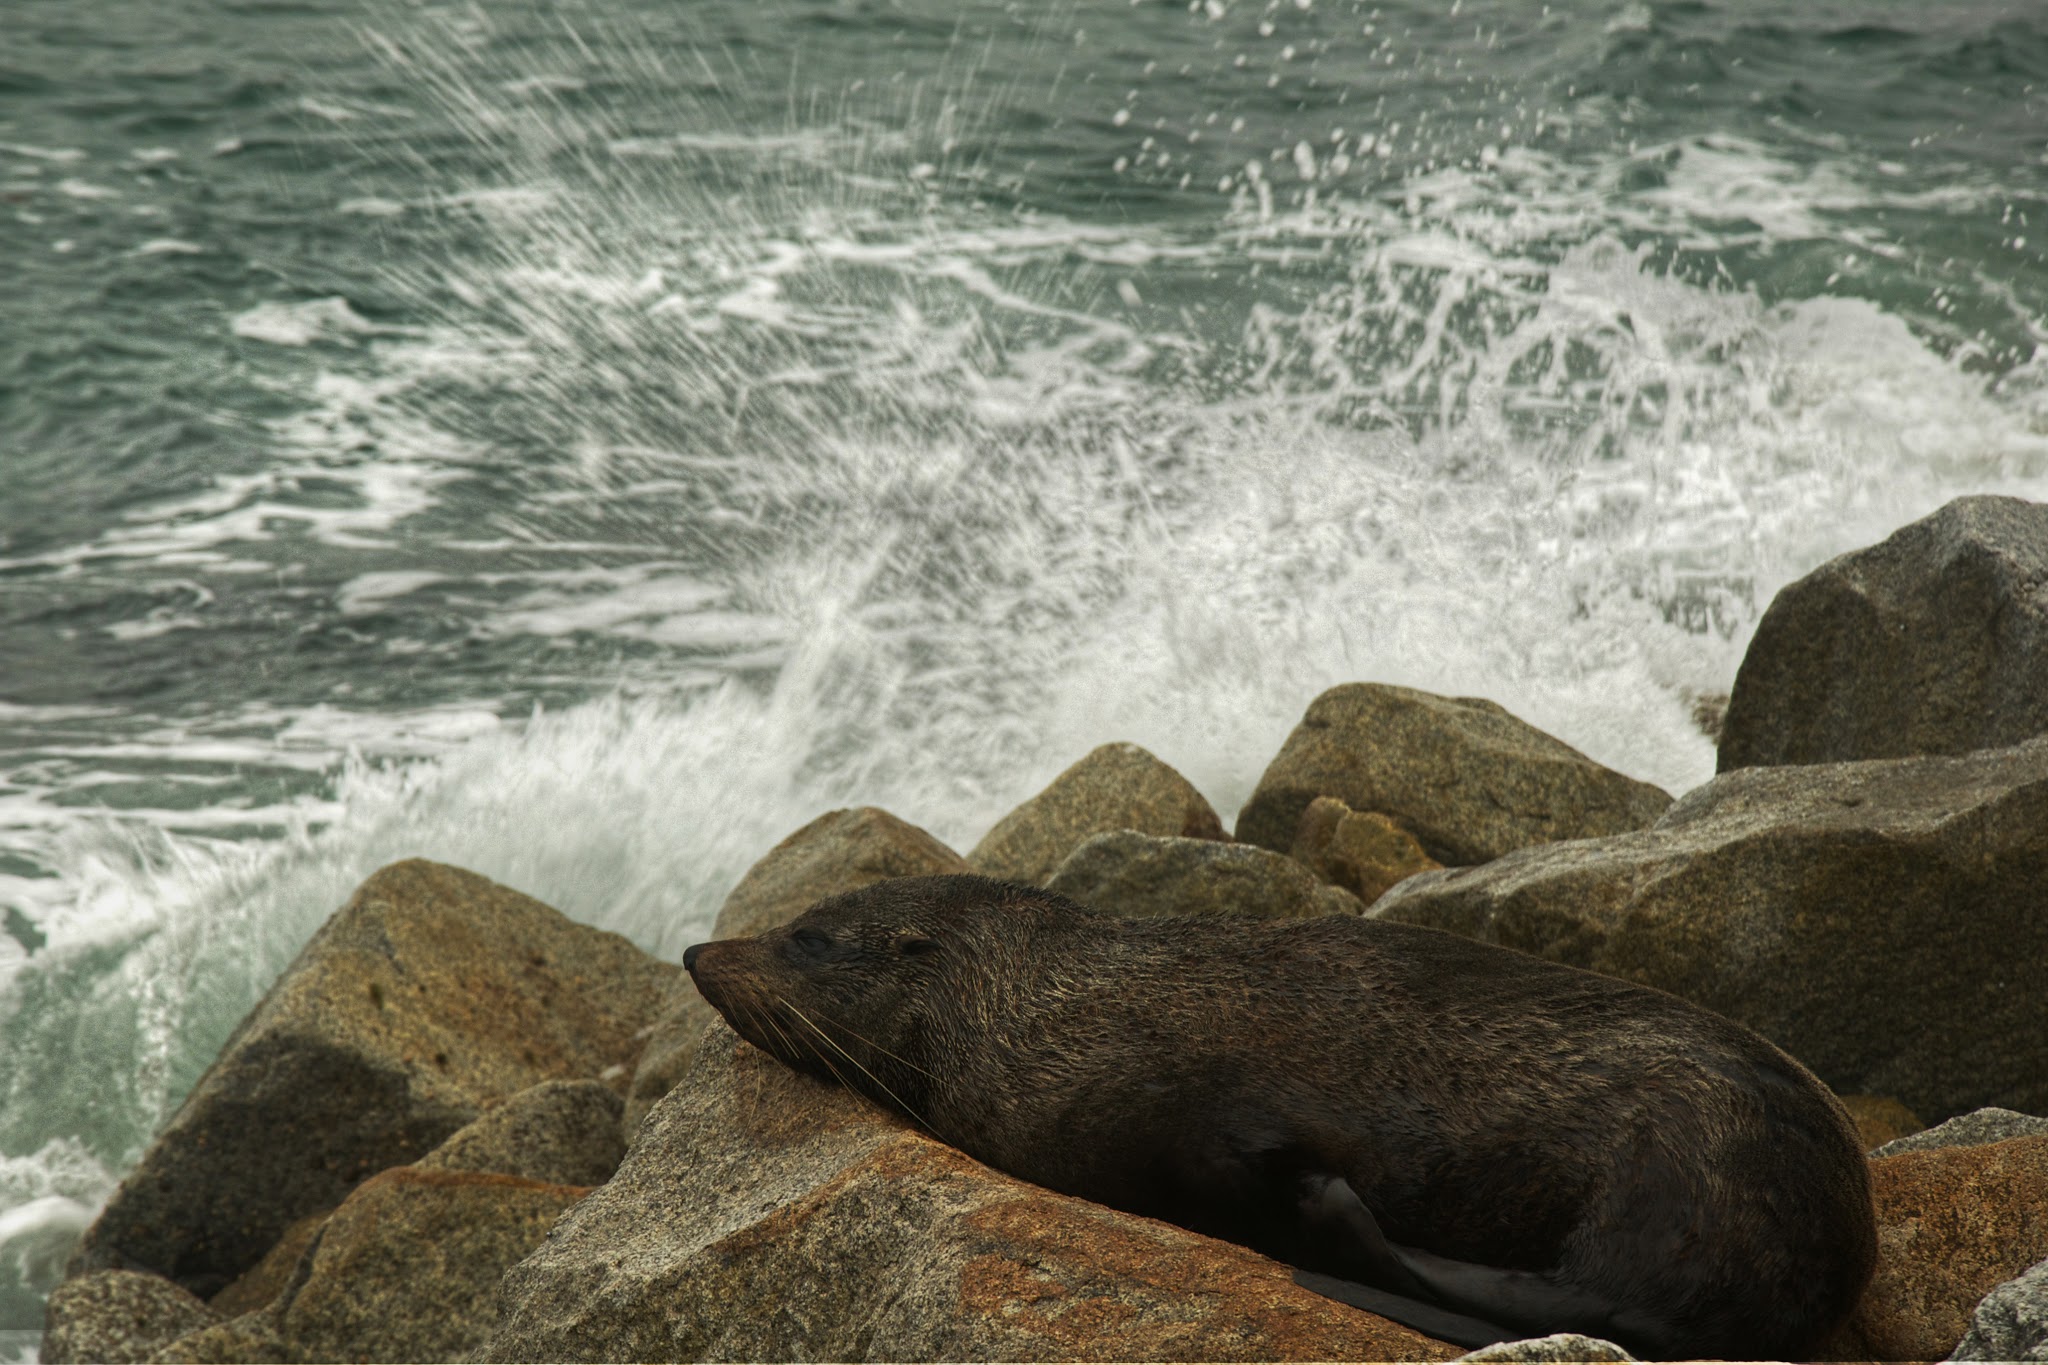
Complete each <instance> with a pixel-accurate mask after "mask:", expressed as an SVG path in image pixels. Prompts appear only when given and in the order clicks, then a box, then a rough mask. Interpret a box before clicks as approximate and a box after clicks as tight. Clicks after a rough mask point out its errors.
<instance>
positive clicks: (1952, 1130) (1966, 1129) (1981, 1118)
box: [1871, 1108, 2048, 1156]
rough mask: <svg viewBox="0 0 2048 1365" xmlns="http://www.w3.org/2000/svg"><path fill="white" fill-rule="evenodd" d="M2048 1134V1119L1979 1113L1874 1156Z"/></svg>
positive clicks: (2009, 1111)
mask: <svg viewBox="0 0 2048 1365" xmlns="http://www.w3.org/2000/svg"><path fill="white" fill-rule="evenodd" d="M2043 1133H2048V1119H2044V1118H2036V1117H2034V1116H2033V1115H2032V1114H2022V1113H2020V1112H2019V1111H2018V1110H2014V1109H1996V1108H1993V1109H1979V1110H1976V1111H1974V1112H1972V1113H1968V1114H1958V1115H1956V1116H1955V1117H1954V1118H1952V1119H1950V1120H1949V1121H1948V1122H1947V1123H1939V1124H1936V1125H1935V1126H1934V1127H1932V1128H1927V1129H1923V1130H1922V1131H1920V1132H1918V1133H1908V1134H1907V1135H1906V1136H1905V1137H1902V1138H1894V1139H1893V1140H1892V1141H1890V1142H1887V1143H1886V1144H1885V1145H1884V1146H1882V1147H1880V1148H1878V1149H1877V1150H1876V1151H1874V1152H1872V1153H1871V1155H1872V1156H1897V1155H1898V1154H1899V1153H1900V1152H1924V1151H1927V1150H1928V1149H1930V1148H1934V1147H1981V1146H1982V1145H1984V1144H1985V1143H1987V1142H2004V1141H2005V1140H2006V1139H2007V1138H2016V1137H2039V1136H2041V1135H2042V1134H2043Z"/></svg>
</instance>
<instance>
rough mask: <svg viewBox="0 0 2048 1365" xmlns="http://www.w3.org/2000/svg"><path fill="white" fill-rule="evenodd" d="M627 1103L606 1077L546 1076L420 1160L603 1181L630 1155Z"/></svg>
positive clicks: (426, 1166)
mask: <svg viewBox="0 0 2048 1365" xmlns="http://www.w3.org/2000/svg"><path fill="white" fill-rule="evenodd" d="M622 1108H623V1102H622V1101H621V1100H620V1098H619V1094H618V1092H617V1091H615V1090H613V1089H612V1088H611V1087H610V1086H608V1085H606V1084H605V1083H604V1082H602V1081H542V1082H541V1083H540V1084H539V1085H536V1086H531V1087H529V1088H527V1089H525V1090H522V1091H520V1092H519V1093H518V1094H516V1095H514V1096H513V1097H512V1098H511V1099H509V1100H506V1101H505V1102H504V1103H503V1104H501V1105H499V1106H497V1107H496V1108H495V1109H492V1110H489V1111H488V1112H486V1113H485V1114H484V1116H483V1117H482V1118H479V1119H477V1120H476V1121H475V1122H473V1123H471V1124H469V1125H468V1126H467V1127H465V1128H461V1129H458V1130H457V1131H456V1132H455V1134H454V1135H453V1136H451V1137H450V1138H449V1139H448V1140H447V1141H446V1142H444V1143H442V1144H441V1145H440V1146H439V1147H436V1148H435V1149H434V1150H433V1151H431V1152H429V1153H427V1155H426V1156H424V1157H422V1158H421V1159H420V1160H419V1161H417V1162H415V1163H414V1166H415V1168H416V1169H419V1170H429V1171H484V1172H493V1173H495V1174H498V1175H516V1176H519V1177H520V1178H522V1179H525V1180H538V1181H540V1182H542V1183H543V1184H548V1185H602V1184H604V1182H605V1181H607V1180H610V1179H611V1178H612V1172H613V1171H616V1170H617V1169H618V1168H619V1159H620V1158H621V1157H623V1156H625V1154H626V1143H625V1140H624V1138H623V1137H621V1136H620V1133H619V1113H620V1110H621V1109H622Z"/></svg>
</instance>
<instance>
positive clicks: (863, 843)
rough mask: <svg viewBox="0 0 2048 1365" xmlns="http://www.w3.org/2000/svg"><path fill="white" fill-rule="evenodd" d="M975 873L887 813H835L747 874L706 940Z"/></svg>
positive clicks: (773, 851)
mask: <svg viewBox="0 0 2048 1365" xmlns="http://www.w3.org/2000/svg"><path fill="white" fill-rule="evenodd" d="M973 870H974V869H972V868H970V867H969V866H968V865H967V864H966V862H965V861H964V860H962V858H961V857H960V855H959V854H957V853H955V852H954V851H953V850H952V849H950V848H947V847H946V846H945V845H944V844H942V843H940V842H939V841H938V840H937V839H934V838H932V836H931V835H929V834H927V833H925V832H924V831H923V830H921V829H919V828H918V827H917V826H916V825H911V824H905V823H904V822H903V821H901V820H898V819H897V818H896V817H895V816H893V815H891V814H889V812H887V811H885V810H877V809H876V808H875V807H873V806H862V807H860V808H858V809H857V810H835V811H832V812H830V813H829V814H825V815H821V816H819V817H818V818H817V819H815V820H813V821H811V823H809V824H808V825H805V826H804V827H803V828H802V829H800V830H798V831H797V832H796V833H794V834H792V835H790V836H789V837H788V838H787V839H784V840H783V841H782V842H781V843H779V844H777V845H776V846H775V847H774V848H772V849H770V850H768V853H767V855H766V856H765V857H763V858H762V859H761V861H760V862H758V863H755V864H754V865H753V866H752V867H750V868H748V869H747V875H746V876H744V877H742V878H740V884H739V885H738V886H736V887H734V888H733V891H732V894H731V895H730V896H727V897H726V898H725V904H724V905H723V906H721V907H719V911H718V922H717V924H716V925H715V926H714V927H713V928H712V931H711V936H712V937H713V938H746V937H749V936H751V935H754V934H758V933H760V932H761V931H762V930H763V929H772V928H774V927H775V926H776V925H778V924H787V923H789V921H791V920H793V919H795V918H796V917H797V916H798V915H800V914H802V913H803V912H804V911H806V910H808V909H810V908H811V906H813V905H815V904H817V903H818V902H819V901H821V900H823V899H825V897H827V896H834V895H837V894H838V893H840V892H841V891H857V890H859V889H860V888H861V887H863V886H866V885H868V884H869V883H870V882H879V881H882V880H884V879H886V878H889V877H927V876H934V875H937V874H939V873H944V872H971V871H973Z"/></svg>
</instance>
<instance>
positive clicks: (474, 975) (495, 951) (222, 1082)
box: [73, 861, 679, 1296]
mask: <svg viewBox="0 0 2048 1365" xmlns="http://www.w3.org/2000/svg"><path fill="white" fill-rule="evenodd" d="M678 971H679V969H678V968H676V967H674V966H671V965H669V964H667V963H663V962H658V961H656V960H655V959H653V958H651V957H649V956H647V955H646V954H645V953H642V952H641V951H640V950H639V949H637V948H635V947H633V945H632V944H630V943H628V942H627V941H626V940H625V939H623V938H620V937H619V936H618V935H616V934H609V933H604V932H602V931H600V930H597V929H591V928H587V927H585V926H583V925H580V924H576V923H573V922H572V921H570V920H568V919H567V918H565V917H564V916H562V915H560V914H558V913H556V912H555V911H553V910H551V909H549V908H548V907H547V906H545V905H542V904H541V903H540V902H539V901H536V900H533V899H531V898H530V897H527V896H522V895H520V894H519V893H518V892H516V891H511V890H508V889H506V888H504V887H501V886H498V885H496V884H495V883H493V882H490V881H487V880H486V879H484V878H482V877H479V876H477V875H475V874H474V873H470V872H463V871H461V870H459V869H456V868H452V867H443V866H441V865H439V864H436V863H429V862H422V861H411V862H403V863H396V864H394V865H392V866H390V867H387V868H385V869H384V870H383V871H381V872H379V873H377V874H376V875H375V876H373V877H371V878H370V880H369V881H367V882H365V883H364V884H363V886H362V888H361V889H360V890H358V891H357V892H356V894H355V896H354V897H353V898H352V899H351V900H350V901H349V903H348V905H347V906H346V907H344V908H343V909H342V910H341V911H340V912H339V913H338V914H336V915H335V916H334V917H333V918H332V919H330V920H329V921H328V922H327V923H326V924H325V925H324V926H323V927H322V928H321V929H320V931H319V932H318V933H317V934H315V935H314V936H313V940H312V941H311V942H310V943H308V944H307V945H306V948H305V950H304V951H303V952H301V953H300V954H299V957H298V959H297V960H296V961H295V962H293V964H292V965H291V966H290V967H289V968H287V969H286V970H285V973H284V975H283V976H282V977H280V978H279V979H278V981H277V983H276V984H275V985H274V986H272V987H271V989H270V992H269V994H268V995H266V996H265V997H264V999H263V1001H262V1003H261V1004H259V1005H258V1006H257V1007H256V1008H255V1009H254V1010H253V1011H252V1012H251V1013H250V1015H249V1017H248V1018H246V1019H244V1020H243V1021H242V1023H241V1024H240V1025H239V1026H238V1027H237V1028H236V1030H235V1032H234V1034H233V1035H232V1036H231V1037H230V1038H229V1040H228V1043H227V1045H226V1047H225V1048H223V1049H222V1051H221V1055H220V1057H219V1058H218V1059H217V1060H216V1061H215V1062H214V1064H213V1066H212V1067H211V1068H209V1069H208V1071H207V1072H206V1074H205V1075H204V1076H202V1077H201V1078H200V1080H199V1083H198V1084H197V1085H196V1086H194V1087H193V1089H192V1092H191V1094H190V1095H188V1096H187V1097H186V1099H185V1102H184V1104H183V1105H182V1106H181V1107H180V1108H179V1110H178V1112H177V1113H176V1115H174V1116H173V1117H172V1119H171V1121H170V1122H169V1123H168V1124H167V1125H165V1127H164V1129H163V1131H162V1132H161V1133H159V1134H158V1136H157V1138H156V1141H155V1142H154V1143H152V1144H151V1146H150V1148H149V1150H148V1151H147V1152H146V1153H145V1154H144V1155H143V1158H142V1161H141V1163H140V1164H139V1165H138V1166H137V1167H136V1168H135V1170H134V1171H132V1172H131V1173H130V1174H129V1176H128V1178H127V1179H126V1180H124V1181H123V1182H122V1183H121V1186H120V1188H119V1189H118V1190H116V1191H115V1193H114V1196H113V1198H112V1199H111V1200H110V1201H109V1202H108V1204H107V1207H106V1209H105V1210H104V1211H103V1212H102V1213H101V1214H100V1217H99V1219H98V1221H97V1222H95V1223H94V1224H93V1226H92V1228H91V1229H90V1231H89V1232H88V1233H87V1235H86V1239H85V1242H84V1245H83V1246H82V1248H81V1250H80V1252H79V1255H78V1256H77V1257H76V1258H74V1261H73V1273H74V1274H75V1273H79V1272H81V1271H84V1270H95V1269H106V1268H112V1267H131V1268H132V1267H138V1266H139V1267H146V1268H148V1269H151V1270H155V1271H158V1272H161V1273H162V1274H164V1275H166V1276H167V1277H169V1278H170V1279H173V1280H175V1281H177V1282H178V1283H180V1284H182V1285H184V1286H185V1287H186V1288H188V1289H191V1290H193V1291H194V1292H195V1293H199V1294H201V1295H203V1296H204V1295H211V1294H212V1293H214V1292H215V1291H217V1290H219V1289H220V1288H222V1287H223V1286H225V1285H226V1284H227V1283H228V1282H229V1281H231V1280H232V1279H234V1278H235V1277H236V1276H238V1275H239V1274H241V1273H242V1272H243V1271H244V1270H247V1269H248V1268H249V1267H250V1266H252V1265H254V1264H255V1263H256V1261H257V1260H258V1259H259V1258H260V1257H262V1256H263V1254H264V1253H265V1252H266V1251H267V1250H269V1248H270V1247H271V1246H272V1245H273V1244H274V1243H275V1242H276V1241H277V1240H278V1238H279V1237H280V1236H281V1235H282V1234H283V1233H284V1231H285V1229H286V1228H287V1227H288V1226H289V1225H290V1224H292V1223H293V1222H295V1221H297V1220H298V1219H300V1218H302V1217H304V1216H305V1215H307V1214H310V1213H316V1212H319V1211H321V1210H323V1209H329V1208H333V1207H334V1206H335V1205H337V1204H339V1203H341V1201H342V1200H343V1199H344V1198H345V1197H346V1196H347V1195H348V1193H349V1191H350V1190H352V1189H353V1188H355V1186H356V1185H357V1184H358V1183H359V1182H360V1181H362V1180H363V1179H364V1178H366V1177H368V1176H370V1175H372V1174H374V1173H375V1172H377V1171H380V1170H383V1169H385V1168H386V1167H390V1166H397V1165H402V1164H405V1163H409V1162H411V1161H414V1160H416V1159H418V1158H419V1157H421V1156H424V1155H425V1154H426V1153H427V1152H429V1151H431V1150H432V1149H433V1148H434V1147H436V1146H438V1145H439V1144H440V1143H441V1142H442V1141H443V1140H444V1139H446V1138H447V1137H448V1136H449V1135H450V1134H452V1133H453V1132H455V1130H456V1129H458V1128H460V1127H462V1126H463V1125H464V1124H467V1123H469V1122H470V1121H471V1120H473V1119H475V1118H476V1117H477V1116H478V1115H479V1114H480V1113H482V1111H483V1110H484V1109H485V1108H486V1107H487V1106H488V1105H490V1104H491V1103H492V1102H494V1101H497V1100H500V1099H504V1098H507V1097H510V1096H512V1095H515V1094H517V1093H519V1092H520V1091H522V1090H525V1089H526V1088H527V1087H528V1086H531V1085H535V1084H537V1083H539V1082H541V1081H545V1080H550V1079H556V1078H567V1077H582V1076H593V1075H596V1074H598V1073H600V1072H602V1071H604V1070H605V1069H606V1068H607V1067H610V1066H614V1065H619V1064H627V1063H631V1062H632V1061H633V1060H634V1059H635V1058H636V1056H637V1054H638V1051H639V1043H638V1040H637V1039H636V1037H635V1034H636V1033H637V1032H638V1030H639V1029H640V1028H641V1027H642V1026H644V1025H645V1024H647V1023H648V1022H649V1021H650V1020H651V1019H652V1018H653V1015H654V1012H655V1009H656V1007H657V1005H658V1004H659V1002H660V999H661V993H662V988H663V987H664V986H665V985H666V984H667V983H668V982H669V981H670V980H671V979H672V978H673V977H674V976H675V975H676V974H677V972H678Z"/></svg>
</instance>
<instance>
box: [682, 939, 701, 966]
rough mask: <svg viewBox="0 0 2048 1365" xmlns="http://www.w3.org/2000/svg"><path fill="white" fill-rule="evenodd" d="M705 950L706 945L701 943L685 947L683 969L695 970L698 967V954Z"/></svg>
mask: <svg viewBox="0 0 2048 1365" xmlns="http://www.w3.org/2000/svg"><path fill="white" fill-rule="evenodd" d="M703 951H704V945H703V944H701V943H693V944H691V945H690V946H689V947H687V948H685V949H683V970H684V971H686V972H692V971H695V970H696V969H697V954H699V953H701V952H703Z"/></svg>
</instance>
